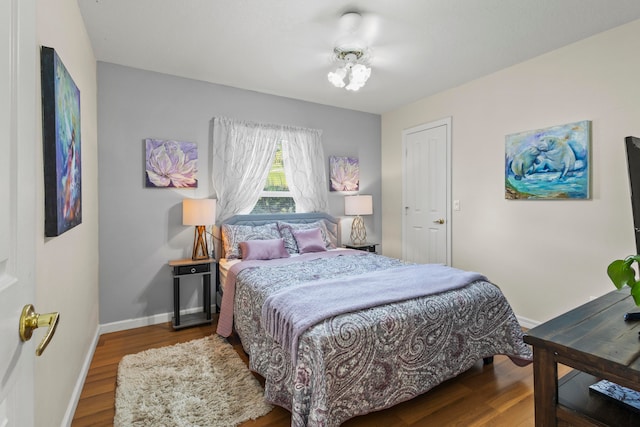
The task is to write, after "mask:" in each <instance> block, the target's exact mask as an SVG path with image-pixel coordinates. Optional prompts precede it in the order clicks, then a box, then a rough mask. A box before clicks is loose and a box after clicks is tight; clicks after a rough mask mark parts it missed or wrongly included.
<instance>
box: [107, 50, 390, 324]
mask: <svg viewBox="0 0 640 427" xmlns="http://www.w3.org/2000/svg"><path fill="white" fill-rule="evenodd" d="M319 78H320V77H319ZM327 90H336V89H335V88H332V87H331V86H327ZM353 96H357V94H353ZM216 116H224V117H229V118H233V119H239V120H249V121H255V122H262V123H275V124H285V125H292V126H300V127H307V128H314V129H321V130H322V132H323V135H322V140H323V144H324V153H325V157H326V159H325V161H326V163H325V164H326V165H327V171H328V163H329V160H328V158H329V156H331V155H337V156H355V157H359V158H360V194H372V195H373V200H374V215H373V216H372V217H366V218H365V223H366V226H367V234H368V236H369V240H370V241H377V242H379V241H380V238H381V235H382V232H381V209H380V207H381V196H380V195H381V157H380V151H381V149H380V141H381V136H380V116H379V115H375V114H369V113H362V112H357V111H352V110H344V109H339V108H333V107H328V106H325V105H320V104H313V103H309V102H303V101H298V100H293V99H289V98H282V97H278V96H273V95H266V94H262V93H258V92H251V91H246V90H241V89H236V88H232V87H228V86H220V85H215V84H210V83H205V82H201V81H196V80H189V79H184V78H179V77H174V76H170V75H165V74H159V73H153V72H148V71H143V70H138V69H133V68H128V67H123V66H119V65H115V64H110V63H104V62H99V63H98V177H99V185H98V187H99V188H98V195H99V217H100V220H99V227H100V231H99V233H100V234H99V242H100V243H99V250H100V253H99V256H100V323H101V324H103V325H104V324H107V323H113V322H119V321H126V320H130V319H140V318H145V317H148V316H153V315H159V314H164V313H169V312H171V311H172V309H173V297H172V290H171V289H172V288H171V283H172V282H171V272H170V269H169V267H168V266H167V262H168V261H169V260H172V259H180V258H188V257H190V254H191V245H192V242H193V228H192V227H185V226H183V225H182V204H181V202H182V199H184V198H205V197H213V196H214V190H213V184H212V182H211V173H210V163H211V162H210V158H209V155H210V152H211V149H210V145H211V140H210V121H211V119H212V118H213V117H216ZM145 138H160V139H173V140H179V141H189V142H195V143H197V144H198V156H199V160H198V169H199V170H198V181H199V182H198V188H197V189H188V190H177V189H148V188H145V187H144V142H143V141H144V139H145ZM343 197H344V194H341V193H333V192H330V193H329V213H331V214H332V215H335V216H343V215H344V202H343ZM344 223H345V224H344V227H343V230H346V233H343V234H346V236H345V237H346V239H348V227H349V226H350V219H346V220H345V221H344ZM345 241H346V240H345ZM181 288H182V291H181V300H182V308H183V309H184V308H189V307H196V306H197V305H199V301H200V293H201V292H198V289H199V283H198V282H197V281H194V280H192V281H189V280H183V281H182V286H181Z"/></svg>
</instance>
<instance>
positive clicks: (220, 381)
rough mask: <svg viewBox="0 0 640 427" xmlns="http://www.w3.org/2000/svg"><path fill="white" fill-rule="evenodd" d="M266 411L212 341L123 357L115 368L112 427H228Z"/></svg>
mask: <svg viewBox="0 0 640 427" xmlns="http://www.w3.org/2000/svg"><path fill="white" fill-rule="evenodd" d="M272 408H273V407H272V406H271V405H269V404H268V403H266V402H265V401H264V397H263V389H262V386H261V385H260V383H259V382H258V380H256V378H255V377H254V376H253V375H252V374H251V372H250V371H249V369H248V368H247V366H246V365H245V364H244V362H243V361H242V360H241V359H240V356H238V354H237V353H236V352H235V350H234V349H233V347H232V346H231V345H230V344H229V343H227V342H226V341H225V340H224V339H222V338H221V337H219V336H217V335H212V336H209V337H205V338H201V339H197V340H193V341H190V342H187V343H183V344H176V345H173V346H168V347H162V348H157V349H151V350H146V351H143V352H141V353H137V354H131V355H127V356H125V357H123V358H122V360H121V361H120V364H119V365H118V385H117V388H116V415H115V419H114V426H115V427H129V426H154V427H155V426H166V427H169V426H181V427H182V426H185V427H187V426H188V427H194V426H202V427H205V426H206V427H217V426H220V427H232V426H237V425H238V424H240V423H242V422H244V421H247V420H249V419H255V418H258V417H260V416H262V415H265V414H266V413H268V412H269V411H271V409H272Z"/></svg>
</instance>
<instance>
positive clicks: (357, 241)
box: [350, 215, 367, 245]
mask: <svg viewBox="0 0 640 427" xmlns="http://www.w3.org/2000/svg"><path fill="white" fill-rule="evenodd" d="M350 237H351V243H352V244H354V245H362V244H363V243H366V241H367V229H366V228H365V226H364V220H363V219H362V217H361V216H360V215H358V216H356V217H355V218H354V219H353V223H352V224H351V236H350Z"/></svg>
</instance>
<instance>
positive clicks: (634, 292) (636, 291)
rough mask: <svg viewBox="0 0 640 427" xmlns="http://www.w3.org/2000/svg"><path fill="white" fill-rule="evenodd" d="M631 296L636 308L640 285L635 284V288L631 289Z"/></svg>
mask: <svg viewBox="0 0 640 427" xmlns="http://www.w3.org/2000/svg"><path fill="white" fill-rule="evenodd" d="M630 293H631V296H632V297H633V300H634V301H635V303H636V305H637V306H640V283H636V286H634V287H632V288H631V292H630Z"/></svg>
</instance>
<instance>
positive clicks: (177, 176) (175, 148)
mask: <svg viewBox="0 0 640 427" xmlns="http://www.w3.org/2000/svg"><path fill="white" fill-rule="evenodd" d="M144 143H145V152H146V161H145V165H146V166H145V186H146V187H148V188H196V187H198V180H197V179H196V176H197V173H198V145H197V144H195V143H193V142H181V141H171V140H162V139H151V138H148V139H145V140H144Z"/></svg>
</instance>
